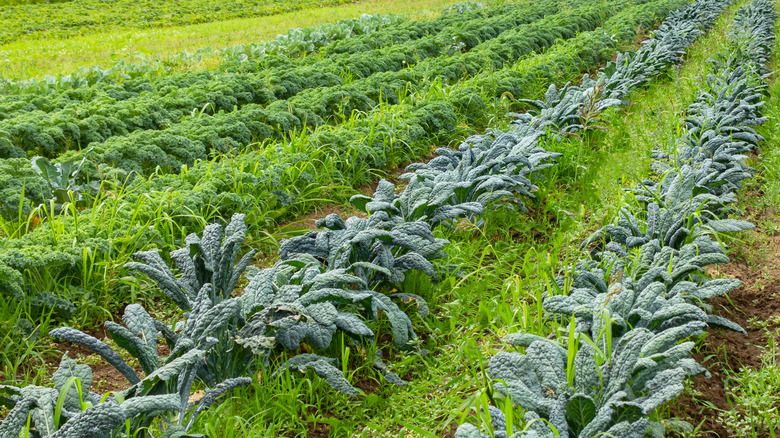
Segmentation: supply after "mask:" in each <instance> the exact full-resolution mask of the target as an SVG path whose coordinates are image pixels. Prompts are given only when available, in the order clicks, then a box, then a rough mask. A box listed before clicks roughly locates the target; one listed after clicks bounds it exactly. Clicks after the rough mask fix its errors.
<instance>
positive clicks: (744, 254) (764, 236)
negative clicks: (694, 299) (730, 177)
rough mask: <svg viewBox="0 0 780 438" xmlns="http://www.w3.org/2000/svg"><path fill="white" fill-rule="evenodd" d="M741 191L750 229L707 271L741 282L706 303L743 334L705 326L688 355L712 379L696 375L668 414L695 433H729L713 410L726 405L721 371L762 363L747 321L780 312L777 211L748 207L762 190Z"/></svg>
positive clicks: (760, 338)
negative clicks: (698, 345)
mask: <svg viewBox="0 0 780 438" xmlns="http://www.w3.org/2000/svg"><path fill="white" fill-rule="evenodd" d="M746 195H747V200H748V204H751V206H748V207H747V208H746V211H745V213H746V217H745V219H747V220H749V221H751V222H753V223H754V224H755V225H756V229H755V230H753V231H749V232H746V233H743V235H741V236H739V237H740V239H743V241H744V243H736V244H734V245H733V246H734V247H735V250H734V251H732V252H731V253H730V254H729V257H730V258H731V262H730V263H728V264H726V265H722V266H720V267H718V268H717V269H716V271H715V272H713V274H715V275H718V274H719V276H721V277H728V278H737V279H739V280H741V281H742V287H740V288H739V289H736V290H734V291H732V292H731V293H729V295H728V297H718V298H716V299H713V300H711V302H710V304H711V305H712V306H713V310H714V313H715V314H717V315H720V316H723V317H725V318H728V319H730V320H732V321H734V322H737V323H738V324H740V325H741V326H742V327H744V328H745V330H747V332H748V336H747V337H745V336H744V335H742V334H740V333H736V332H732V331H725V330H711V331H710V332H709V333H708V335H707V337H706V339H705V340H704V342H703V345H702V346H701V348H700V350H699V352H698V353H696V354H694V357H695V359H696V360H697V361H698V362H699V363H702V364H703V365H704V366H705V367H706V368H707V369H708V370H709V371H710V373H711V374H712V378H710V379H707V378H705V377H704V376H699V377H697V378H696V379H695V380H694V382H693V389H694V390H695V391H696V392H698V393H699V395H696V396H695V397H694V396H692V395H691V394H690V393H686V394H684V395H683V396H682V397H681V399H680V400H679V401H678V403H676V404H674V407H673V408H672V415H673V416H674V415H677V416H678V417H680V418H682V419H687V420H688V421H689V422H691V424H693V425H694V426H696V425H698V424H702V427H701V429H700V430H701V431H702V434H701V436H711V437H714V436H717V437H719V438H731V437H733V436H734V435H732V434H731V433H729V431H728V430H726V428H725V427H724V426H723V425H722V424H721V423H720V422H719V421H718V410H731V409H732V408H731V406H730V405H729V403H728V399H727V394H726V390H725V388H724V378H725V377H726V371H727V370H728V371H734V372H739V370H740V369H741V368H743V367H749V368H754V369H757V368H760V367H761V366H762V361H761V355H762V354H763V353H764V348H763V347H765V346H766V345H767V339H766V336H765V334H764V332H762V331H761V330H760V329H759V328H757V327H755V326H754V325H753V324H751V323H750V321H751V320H753V321H755V320H758V321H766V320H767V319H769V318H770V317H773V316H776V315H780V235H773V233H775V232H774V231H773V230H776V229H777V228H776V227H777V224H780V216H778V212H777V211H775V210H774V209H772V208H767V207H760V208H756V207H754V206H752V204H754V202H750V201H751V200H753V201H755V200H756V199H755V198H759V197H761V196H762V195H763V193H761V191H760V189H755V190H751V191H750V192H748V193H747V194H746ZM759 204H760V203H759ZM767 437H768V435H767ZM759 438H761V437H759Z"/></svg>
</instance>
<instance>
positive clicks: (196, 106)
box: [0, 0, 621, 174]
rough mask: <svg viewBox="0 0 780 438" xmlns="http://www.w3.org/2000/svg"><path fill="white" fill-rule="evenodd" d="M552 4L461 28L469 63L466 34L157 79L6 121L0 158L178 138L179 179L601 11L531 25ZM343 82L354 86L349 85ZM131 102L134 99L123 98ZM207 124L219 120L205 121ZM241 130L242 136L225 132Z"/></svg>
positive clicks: (132, 167)
mask: <svg viewBox="0 0 780 438" xmlns="http://www.w3.org/2000/svg"><path fill="white" fill-rule="evenodd" d="M556 3H557V1H554V0H550V1H545V2H542V3H541V4H535V5H530V6H514V7H512V8H504V9H505V12H504V13H502V14H499V15H496V16H494V17H491V18H487V19H479V20H473V21H471V22H470V23H467V24H465V25H466V26H475V27H478V28H477V29H476V31H477V32H478V36H477V37H476V38H475V40H476V41H486V42H485V43H482V44H480V45H478V46H477V47H476V48H474V49H473V50H471V51H470V52H469V53H467V54H465V55H463V56H452V55H455V53H456V52H455V51H450V50H449V49H448V48H449V47H450V45H451V40H452V37H453V36H454V35H457V34H458V33H459V31H460V27H461V26H453V27H447V28H445V29H444V30H443V31H442V32H439V33H438V34H436V35H432V36H427V37H423V38H419V39H415V40H412V41H409V42H407V43H403V44H396V45H393V46H390V47H386V48H380V49H376V50H370V51H368V52H364V51H360V52H357V53H344V54H339V55H334V56H333V57H325V58H323V59H322V60H319V59H317V60H316V61H314V62H306V63H303V64H302V65H298V66H295V67H293V66H290V65H288V64H289V62H287V60H286V61H285V62H283V63H281V64H282V65H279V66H272V67H269V68H264V69H262V70H261V71H260V72H258V73H237V74H232V73H226V74H216V75H214V74H213V73H210V72H198V73H187V74H183V77H179V76H178V75H177V76H170V77H165V78H163V79H160V80H159V82H165V83H170V84H171V85H168V86H163V87H162V88H160V89H159V90H157V92H156V91H150V92H146V93H141V94H138V95H134V94H135V93H134V92H129V91H125V92H120V93H119V94H120V95H117V94H114V96H112V95H109V94H108V93H100V92H95V93H93V94H94V95H92V96H91V97H90V99H89V100H88V101H75V102H70V103H68V105H67V106H65V107H64V108H61V109H54V110H53V111H51V112H48V111H41V110H36V111H24V112H21V113H17V114H16V116H14V117H10V118H8V119H6V120H2V121H0V146H1V148H0V157H5V158H9V157H24V156H27V155H28V154H35V155H42V156H45V157H47V158H54V157H58V156H60V155H61V154H63V153H64V152H66V151H85V150H88V149H87V148H88V147H90V146H94V151H92V152H91V156H90V159H92V160H96V161H98V162H102V158H103V157H102V156H103V152H104V151H109V150H112V149H117V148H119V149H127V148H128V147H130V148H132V147H133V146H135V145H136V144H139V143H141V142H144V143H147V144H151V145H157V146H158V147H160V149H162V150H163V151H165V150H166V148H165V142H166V140H168V139H169V138H170V137H171V136H173V137H175V138H176V139H177V143H182V142H187V143H190V146H189V147H185V148H184V149H185V150H187V152H185V154H175V153H169V154H168V155H169V157H167V159H164V160H160V161H159V164H160V165H161V166H162V167H163V168H165V169H166V170H167V171H174V172H175V171H178V169H179V167H180V166H181V164H185V163H186V164H192V162H193V161H194V159H206V158H207V157H208V154H209V152H212V151H214V152H217V151H225V150H231V149H234V148H236V147H243V146H246V145H247V143H249V142H251V141H262V140H265V139H279V138H283V137H284V136H286V135H289V134H290V133H291V132H293V131H295V132H301V131H302V130H306V129H307V127H312V126H317V125H321V124H323V123H326V121H332V119H333V118H334V117H336V116H337V115H338V114H343V115H346V116H349V115H350V114H351V113H352V111H354V110H357V111H368V110H370V109H372V108H374V107H376V106H377V105H378V104H379V103H380V102H383V101H384V102H389V103H391V104H394V103H397V102H398V99H399V93H402V92H403V91H404V90H405V89H407V88H409V87H411V88H416V87H419V86H420V85H421V82H428V80H429V79H430V78H436V77H440V78H442V79H443V80H447V81H456V80H458V79H460V78H462V77H465V76H470V75H473V74H474V73H475V72H477V71H480V70H481V69H483V68H488V67H489V66H491V65H493V64H494V63H495V62H496V60H499V61H498V62H499V65H500V66H503V64H504V63H505V62H513V61H514V60H516V59H517V58H519V57H520V56H523V55H526V54H528V53H530V52H531V51H533V50H540V49H543V48H545V47H548V46H549V45H550V44H552V42H553V41H554V40H555V39H556V38H561V37H567V36H571V35H573V34H574V33H575V32H577V31H581V30H589V29H592V28H595V27H596V26H598V25H599V24H601V16H602V14H601V11H600V8H599V7H598V6H594V5H591V6H590V7H588V8H578V9H577V10H575V11H573V12H561V13H559V14H553V15H551V16H550V17H548V18H546V19H544V20H541V21H539V22H538V23H534V24H530V23H533V22H534V21H537V20H539V19H541V18H542V17H544V15H545V14H546V13H547V12H548V11H549V10H551V9H554V8H555V6H554V5H555V4H556ZM591 3H592V2H591ZM620 8H621V7H620V6H618V7H616V8H615V10H614V11H607V12H616V11H617V10H619V9H620ZM567 21H573V23H567ZM504 33H508V34H512V35H515V38H503V39H501V41H503V42H505V43H506V42H507V41H511V44H493V41H497V40H498V39H496V38H494V37H496V36H497V35H498V34H502V35H503V34H504ZM520 35H522V36H520ZM304 59H311V60H314V59H316V58H315V57H309V58H304ZM293 62H295V61H293ZM300 62H302V61H298V63H300ZM412 65H413V67H410V66H412ZM409 67H410V68H409ZM345 76H353V77H354V78H355V79H354V80H351V81H345V79H344V77H345ZM128 95H129V96H131V97H129V98H124V97H128ZM117 97H119V99H117ZM43 100H45V98H44V99H43ZM193 110H194V111H195V112H194V113H193ZM194 114H197V115H194ZM203 114H209V115H212V114H213V115H215V116H214V118H213V119H209V120H208V121H204V120H205V118H204V117H202V115H203ZM236 122H239V123H241V124H242V125H243V126H244V127H245V129H241V130H237V131H235V132H234V130H233V129H227V127H232V126H231V125H235V124H236ZM204 124H205V125H207V126H203V125H204ZM208 125H211V126H208ZM215 130H216V131H215ZM204 131H205V132H204ZM231 133H233V136H232V137H231V136H230V135H229V134H231ZM247 134H251V137H247ZM215 136H216V137H218V138H220V139H221V138H225V137H227V140H226V141H224V142H218V144H213V143H214V142H213V141H212V142H208V141H204V140H207V139H210V138H212V137H215ZM231 140H234V141H231ZM83 154H84V152H75V153H74V155H76V156H79V155H83ZM109 155H112V154H111V153H110V152H109ZM177 155H181V156H177ZM71 158H72V157H71V156H70V155H69V156H68V157H63V159H64V160H68V159H71ZM117 158H118V161H112V162H110V163H109V164H111V165H112V166H115V167H119V168H121V169H123V170H126V171H136V172H139V173H141V174H147V173H148V171H149V170H150V169H153V168H154V164H152V163H148V162H147V163H143V162H140V163H139V162H138V161H137V160H132V159H129V158H128V159H127V160H123V159H122V158H121V157H117ZM125 161H126V162H125ZM150 166H151V167H150Z"/></svg>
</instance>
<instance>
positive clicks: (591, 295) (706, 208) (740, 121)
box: [456, 0, 777, 438]
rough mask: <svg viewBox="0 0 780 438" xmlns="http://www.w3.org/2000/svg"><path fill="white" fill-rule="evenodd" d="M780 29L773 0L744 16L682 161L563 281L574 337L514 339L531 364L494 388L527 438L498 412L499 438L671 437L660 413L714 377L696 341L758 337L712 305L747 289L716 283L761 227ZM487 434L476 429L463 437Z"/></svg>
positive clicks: (552, 307) (505, 357) (518, 358)
mask: <svg viewBox="0 0 780 438" xmlns="http://www.w3.org/2000/svg"><path fill="white" fill-rule="evenodd" d="M776 18H777V14H776V12H775V10H774V4H773V3H772V2H769V1H765V0H754V1H753V2H752V3H751V5H749V6H747V7H745V8H742V9H740V10H738V11H737V14H736V18H735V21H734V24H733V26H732V31H731V33H730V34H729V38H730V40H731V46H730V47H729V52H728V53H725V54H723V55H725V56H722V57H718V58H714V59H712V62H713V65H714V69H713V70H714V72H713V73H712V74H710V75H709V76H708V78H707V83H706V84H705V86H704V89H703V90H702V91H701V94H700V95H699V96H698V98H697V99H696V101H695V102H694V103H693V104H691V105H690V106H689V107H688V114H687V117H686V119H685V127H686V129H685V133H684V134H683V135H682V137H680V138H679V140H680V141H679V144H680V145H681V147H680V150H679V151H676V152H677V153H674V154H673V157H670V156H666V155H664V154H663V152H661V151H658V152H656V153H655V154H654V157H655V158H656V161H655V163H654V164H653V168H654V170H655V171H656V172H657V175H656V178H654V179H652V180H649V181H645V182H643V183H642V184H640V185H639V186H638V187H637V188H636V189H634V190H633V191H634V194H635V196H636V200H637V204H636V205H635V206H626V207H624V208H622V209H621V211H620V215H619V219H618V221H617V223H616V224H610V225H607V226H605V227H604V228H602V229H601V230H599V231H597V232H596V233H594V234H593V235H592V236H591V237H589V238H588V239H587V240H586V241H585V242H583V244H582V247H583V248H586V249H588V250H589V255H588V257H587V258H584V259H582V260H580V261H578V262H577V263H576V264H575V265H573V266H571V267H570V268H567V270H566V272H565V274H564V275H563V276H561V277H559V278H558V279H557V280H556V283H555V284H554V285H553V288H552V291H553V294H552V295H549V296H547V297H546V298H545V299H544V302H543V307H544V309H545V311H546V312H547V313H548V316H547V317H548V318H551V319H555V320H557V321H559V322H560V323H561V326H562V327H564V328H566V327H567V326H568V330H563V333H556V337H555V339H547V338H544V337H541V336H537V335H533V334H528V333H515V334H511V335H509V336H508V337H507V341H508V342H509V343H511V344H513V345H515V346H518V347H523V348H524V349H525V351H524V353H506V352H501V353H498V354H497V355H495V356H494V357H493V358H492V359H491V360H490V363H489V372H490V376H491V377H492V378H493V379H496V381H498V382H500V383H496V384H495V386H494V388H495V389H497V390H498V391H499V392H500V393H502V394H504V395H505V396H506V397H508V398H509V399H510V400H511V402H512V403H514V404H516V405H519V406H521V407H522V408H523V409H524V410H525V415H524V418H523V420H524V426H525V428H523V429H520V428H516V429H514V430H513V429H512V428H513V426H514V425H512V424H511V420H507V417H506V416H505V414H504V412H503V411H501V410H500V409H499V408H497V407H493V406H491V407H490V409H489V411H490V412H489V416H490V417H491V419H492V427H493V430H494V431H495V432H494V433H495V434H496V435H498V434H501V435H502V436H507V437H515V438H520V437H546V438H552V437H554V436H569V437H594V436H599V435H609V436H620V437H625V438H631V437H634V438H642V437H645V436H646V434H649V435H650V436H653V437H663V436H665V433H667V432H668V431H669V430H670V429H669V428H667V427H666V425H665V424H664V423H663V422H656V421H651V420H650V416H651V414H653V412H655V411H656V409H657V408H659V407H660V406H662V405H663V404H664V403H666V402H669V401H671V400H673V399H675V398H676V397H678V396H679V395H680V394H681V393H682V391H683V389H684V386H683V381H684V380H685V379H686V378H687V377H691V376H696V375H699V374H705V375H709V373H708V372H707V370H706V369H705V368H703V367H702V366H701V365H700V364H698V363H697V362H696V361H695V360H694V359H693V358H692V357H691V349H692V348H693V347H694V345H695V342H693V341H692V340H691V338H693V337H696V336H698V335H700V334H701V333H702V332H703V330H704V329H705V328H707V327H720V328H726V329H730V330H735V331H738V332H742V333H745V332H744V330H743V329H742V328H741V327H740V326H739V325H737V324H735V323H733V322H731V321H729V320H727V319H725V318H722V317H719V316H716V315H712V314H710V313H709V311H710V307H709V305H708V304H707V300H709V299H710V298H713V297H716V296H720V295H724V294H726V293H728V292H729V291H731V290H733V289H735V288H737V287H739V286H740V284H741V283H740V281H739V280H734V279H713V280H710V279H708V278H707V276H706V274H705V272H706V267H707V266H709V265H713V264H719V263H726V262H728V257H726V256H725V254H724V253H723V250H722V248H721V246H720V244H719V243H718V241H719V239H718V236H719V235H720V234H721V233H729V232H736V231H741V230H746V229H751V228H752V225H751V224H750V223H747V222H744V221H739V220H734V219H728V215H729V213H731V212H732V211H734V209H733V208H732V207H730V204H732V203H733V202H735V201H736V197H735V192H736V191H737V190H738V189H739V188H740V186H741V182H742V181H743V180H744V179H745V178H749V177H750V175H751V169H749V168H748V166H747V165H746V164H745V163H744V161H743V159H744V158H745V155H744V153H746V152H748V151H749V150H751V149H753V148H755V147H756V144H757V142H758V141H759V140H761V137H760V136H759V135H758V134H757V133H756V132H755V131H754V130H753V128H752V126H754V125H756V124H758V123H762V122H763V121H765V120H766V119H765V118H763V117H762V116H761V106H762V104H763V102H762V101H761V98H762V95H763V93H764V92H765V90H766V84H765V83H764V81H763V79H764V76H762V73H764V72H766V62H767V61H768V59H769V56H770V55H771V53H772V52H771V50H772V44H773V42H774V21H775V19H776ZM744 48H748V49H747V50H744ZM678 153H679V154H678ZM508 421H509V423H508ZM669 425H670V426H672V425H675V423H674V422H671V423H670V424H669ZM674 430H679V429H674ZM487 436H488V435H486V434H480V432H479V430H478V429H477V428H476V427H474V426H473V425H470V424H466V425H463V426H461V427H460V428H459V430H458V432H457V433H456V437H458V438H479V437H483V438H484V437H487Z"/></svg>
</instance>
